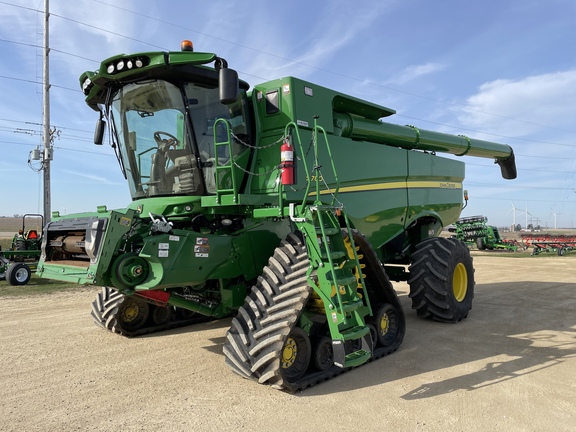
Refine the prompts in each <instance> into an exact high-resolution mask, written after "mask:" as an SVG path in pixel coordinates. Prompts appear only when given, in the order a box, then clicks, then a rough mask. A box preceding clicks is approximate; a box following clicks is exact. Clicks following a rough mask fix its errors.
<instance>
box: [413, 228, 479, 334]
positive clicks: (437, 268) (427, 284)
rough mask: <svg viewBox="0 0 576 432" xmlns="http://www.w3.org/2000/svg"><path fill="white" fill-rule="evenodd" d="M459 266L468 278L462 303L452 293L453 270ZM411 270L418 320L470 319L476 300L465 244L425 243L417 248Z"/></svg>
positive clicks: (447, 241) (439, 240)
mask: <svg viewBox="0 0 576 432" xmlns="http://www.w3.org/2000/svg"><path fill="white" fill-rule="evenodd" d="M459 263H462V264H463V265H464V266H465V268H466V273H467V277H468V285H467V291H466V295H465V297H464V299H462V301H457V300H456V298H455V296H454V292H453V274H454V269H455V268H456V266H457V265H458V264H459ZM409 270H410V278H409V279H408V284H409V285H410V294H409V296H410V298H411V299H412V309H415V310H416V313H417V315H418V316H419V317H422V318H430V319H433V320H436V321H443V322H451V323H455V322H459V321H461V320H463V319H464V318H466V317H467V316H468V313H469V312H470V310H471V309H472V299H473V298H474V283H475V282H474V267H473V265H472V257H471V256H470V251H469V250H468V248H467V247H466V245H465V244H464V243H463V242H461V241H459V240H456V239H452V238H450V239H447V238H443V237H438V238H430V239H427V240H424V241H423V242H421V243H419V244H418V245H417V246H416V251H415V252H414V254H413V255H412V264H411V265H410V268H409Z"/></svg>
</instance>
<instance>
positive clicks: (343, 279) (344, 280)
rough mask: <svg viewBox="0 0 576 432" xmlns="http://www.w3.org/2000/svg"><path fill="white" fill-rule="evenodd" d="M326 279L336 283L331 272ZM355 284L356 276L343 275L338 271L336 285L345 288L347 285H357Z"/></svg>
mask: <svg viewBox="0 0 576 432" xmlns="http://www.w3.org/2000/svg"><path fill="white" fill-rule="evenodd" d="M326 279H328V280H329V281H330V282H332V283H334V281H333V278H332V273H331V272H329V273H328V274H327V275H326ZM355 282H356V276H354V275H346V274H342V273H341V272H339V271H337V270H336V283H335V284H336V285H338V286H345V285H350V284H352V283H355Z"/></svg>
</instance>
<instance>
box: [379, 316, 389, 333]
mask: <svg viewBox="0 0 576 432" xmlns="http://www.w3.org/2000/svg"><path fill="white" fill-rule="evenodd" d="M389 329H390V320H389V319H388V314H384V315H382V319H381V320H380V334H381V335H382V336H384V335H385V334H386V333H388V330H389Z"/></svg>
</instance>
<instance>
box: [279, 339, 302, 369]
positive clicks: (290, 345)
mask: <svg viewBox="0 0 576 432" xmlns="http://www.w3.org/2000/svg"><path fill="white" fill-rule="evenodd" d="M297 356H298V347H297V345H296V341H295V340H294V339H293V338H288V340H287V341H286V345H284V349H283V350H282V368H284V369H288V368H289V367H290V366H292V365H293V364H294V362H295V361H296V357H297Z"/></svg>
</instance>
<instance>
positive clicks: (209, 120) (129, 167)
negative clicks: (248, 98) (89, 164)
mask: <svg viewBox="0 0 576 432" xmlns="http://www.w3.org/2000/svg"><path fill="white" fill-rule="evenodd" d="M243 96H244V97H245V94H243ZM245 114H246V112H245V104H244V101H243V98H238V101H237V102H235V103H233V104H231V105H224V104H222V103H220V100H219V94H218V87H207V86H204V85H198V84H192V83H185V84H184V85H183V86H182V89H180V88H179V87H177V86H176V85H174V84H172V83H169V82H167V81H162V80H153V81H145V82H137V83H131V84H127V85H126V86H124V87H122V89H120V90H119V91H117V92H116V93H115V94H114V97H113V100H112V104H111V110H110V116H111V124H112V129H113V132H114V135H115V137H116V141H117V143H118V147H119V151H120V157H121V159H122V162H123V165H124V169H125V172H126V177H127V179H128V184H129V186H130V194H131V195H132V199H139V198H145V197H153V196H167V195H205V194H211V193H215V191H216V188H215V181H214V168H213V165H214V164H213V161H214V158H215V157H218V158H219V161H220V162H222V161H225V160H228V159H229V157H230V155H229V150H228V146H220V147H219V154H218V155H215V154H214V153H215V151H214V140H215V135H216V139H217V140H218V141H219V142H221V141H222V137H220V136H219V134H221V133H222V131H220V129H224V131H223V132H224V136H225V135H226V134H225V132H226V131H225V128H217V129H218V132H215V128H214V125H215V122H216V120H217V119H219V118H223V119H226V120H227V123H228V125H229V126H230V128H231V130H232V132H233V133H234V135H236V136H238V137H239V138H240V139H241V140H242V141H244V142H247V131H248V129H247V119H246V115H245ZM218 124H220V125H222V122H219V123H218ZM242 150H245V147H244V146H242V145H241V144H239V143H237V142H235V143H234V144H233V146H232V152H233V155H236V154H237V153H239V152H241V151H242Z"/></svg>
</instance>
